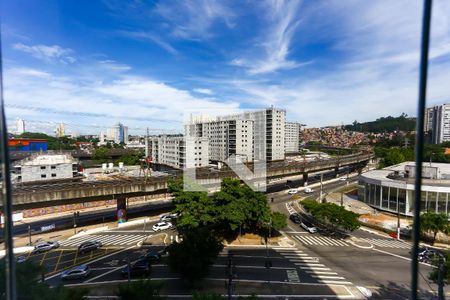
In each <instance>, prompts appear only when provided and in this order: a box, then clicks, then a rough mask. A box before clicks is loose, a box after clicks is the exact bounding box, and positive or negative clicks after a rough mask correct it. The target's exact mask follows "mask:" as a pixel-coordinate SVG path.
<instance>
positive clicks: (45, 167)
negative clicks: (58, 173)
mask: <svg viewBox="0 0 450 300" xmlns="http://www.w3.org/2000/svg"><path fill="white" fill-rule="evenodd" d="M47 167H48V166H41V170H46V169H47ZM50 169H53V170H54V169H56V166H50Z"/></svg>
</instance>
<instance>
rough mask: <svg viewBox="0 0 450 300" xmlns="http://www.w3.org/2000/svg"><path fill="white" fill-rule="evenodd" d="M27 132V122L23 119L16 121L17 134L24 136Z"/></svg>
mask: <svg viewBox="0 0 450 300" xmlns="http://www.w3.org/2000/svg"><path fill="white" fill-rule="evenodd" d="M24 132H25V121H24V120H22V119H17V120H16V133H17V134H22V133H24Z"/></svg>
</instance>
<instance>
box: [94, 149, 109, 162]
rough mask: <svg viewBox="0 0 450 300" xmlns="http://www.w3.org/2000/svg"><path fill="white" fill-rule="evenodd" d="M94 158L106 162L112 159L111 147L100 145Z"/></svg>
mask: <svg viewBox="0 0 450 300" xmlns="http://www.w3.org/2000/svg"><path fill="white" fill-rule="evenodd" d="M92 159H93V160H94V161H96V162H97V163H105V162H108V160H110V159H111V149H109V148H107V147H100V148H97V149H95V150H94V153H93V154H92Z"/></svg>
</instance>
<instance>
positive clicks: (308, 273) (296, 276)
mask: <svg viewBox="0 0 450 300" xmlns="http://www.w3.org/2000/svg"><path fill="white" fill-rule="evenodd" d="M275 251H277V252H278V253H279V254H280V255H282V256H283V257H284V258H286V259H288V260H289V261H290V262H292V263H293V264H294V265H295V267H296V269H297V270H296V271H295V270H288V271H287V280H288V281H290V282H311V283H325V284H342V285H352V284H353V283H352V282H350V281H348V280H347V279H345V277H343V276H340V275H339V274H338V273H337V272H335V271H333V270H332V269H330V268H328V267H327V266H325V265H324V264H322V263H321V262H320V259H319V258H318V257H314V256H310V255H309V254H308V253H306V252H304V251H302V250H297V249H295V248H278V249H275Z"/></svg>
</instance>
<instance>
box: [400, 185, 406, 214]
mask: <svg viewBox="0 0 450 300" xmlns="http://www.w3.org/2000/svg"><path fill="white" fill-rule="evenodd" d="M398 206H399V207H398V211H399V212H400V213H405V208H406V191H405V189H398Z"/></svg>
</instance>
